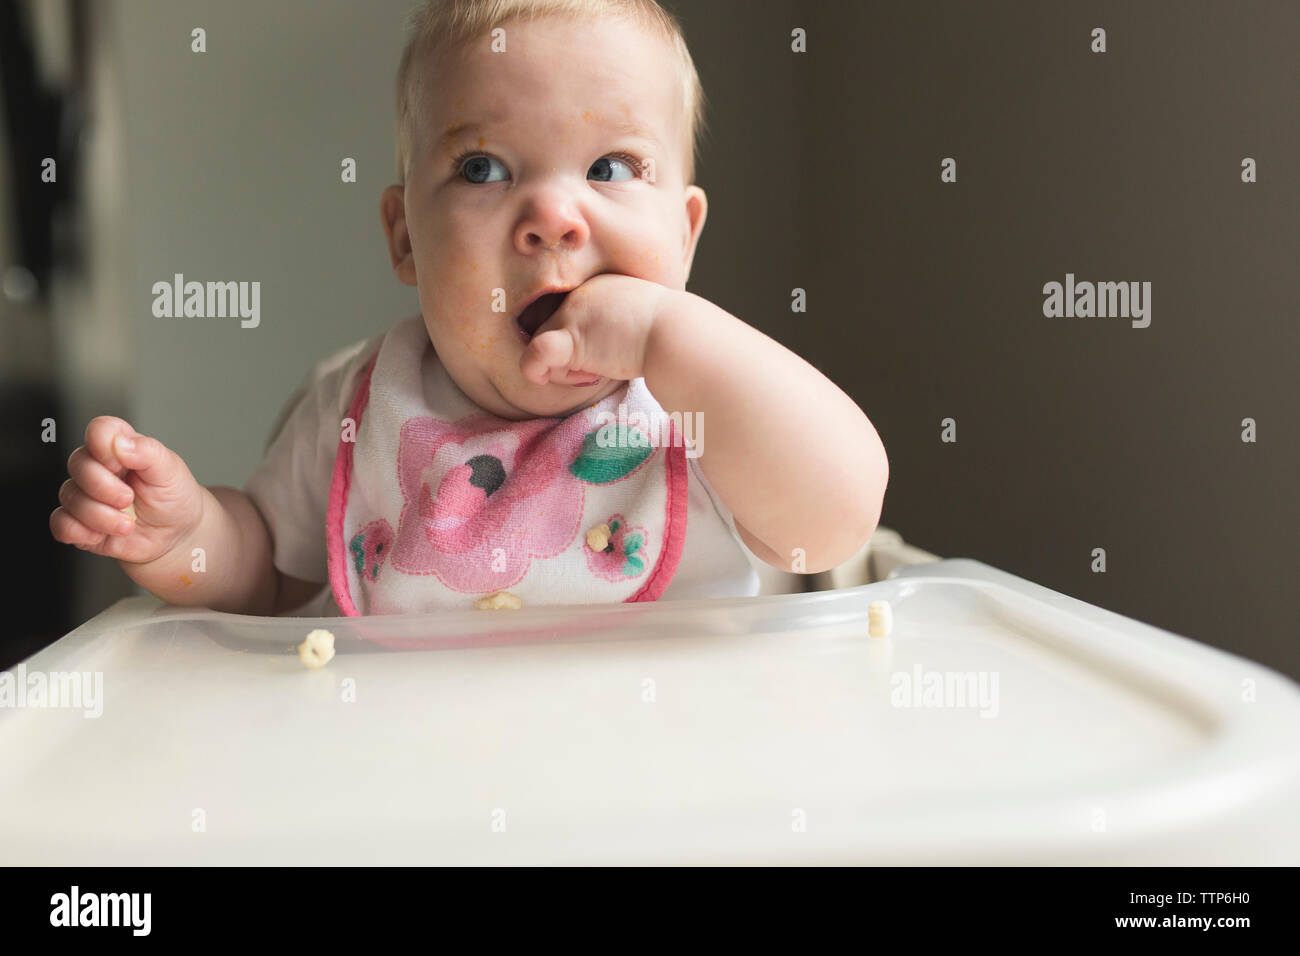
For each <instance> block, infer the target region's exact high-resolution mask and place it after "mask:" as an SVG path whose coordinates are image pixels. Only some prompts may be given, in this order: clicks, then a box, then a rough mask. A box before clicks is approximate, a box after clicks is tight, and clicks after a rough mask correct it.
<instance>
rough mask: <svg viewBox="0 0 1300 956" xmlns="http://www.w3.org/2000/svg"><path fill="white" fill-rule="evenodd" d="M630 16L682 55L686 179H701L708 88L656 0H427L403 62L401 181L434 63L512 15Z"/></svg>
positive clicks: (413, 23) (415, 13)
mask: <svg viewBox="0 0 1300 956" xmlns="http://www.w3.org/2000/svg"><path fill="white" fill-rule="evenodd" d="M547 16H561V17H572V18H596V17H612V18H615V19H627V20H631V21H632V22H634V23H636V24H638V25H640V26H642V27H644V28H646V29H648V30H650V31H651V32H652V33H654V34H655V35H657V36H659V37H662V38H663V39H665V40H667V41H668V42H669V43H670V44H671V45H672V47H673V50H674V52H675V54H676V59H677V65H678V72H679V75H680V77H681V80H682V108H683V113H682V115H683V116H684V117H685V118H686V143H687V150H686V156H685V180H684V181H685V182H686V183H688V184H689V183H692V182H694V180H695V157H696V152H697V150H698V149H699V138H700V137H701V136H702V135H703V133H704V127H705V119H704V105H705V103H704V90H703V88H702V87H701V86H700V77H699V74H698V73H697V72H696V71H695V63H694V61H693V60H692V59H691V54H690V50H688V49H687V47H686V36H685V34H684V32H683V30H682V25H681V23H680V21H678V19H677V17H676V16H674V15H673V14H672V13H670V12H668V11H667V10H665V9H664V8H663V7H661V6H660V5H659V4H658V3H657V2H656V0H422V2H421V3H420V4H419V6H417V7H416V8H415V9H414V10H412V11H411V14H410V16H409V17H408V18H407V25H406V29H407V38H406V46H405V48H404V49H403V50H402V59H401V63H400V64H399V65H398V67H397V149H396V153H397V167H396V168H397V181H398V182H399V183H403V184H404V183H405V182H406V176H407V173H408V172H409V171H410V163H411V157H412V155H413V152H414V146H415V141H416V136H417V135H418V132H417V128H418V125H419V124H418V117H417V116H416V112H417V105H418V104H420V103H423V102H424V98H425V95H426V94H427V92H428V81H427V78H428V76H429V74H430V72H431V69H430V65H431V63H432V62H433V61H434V60H436V59H437V57H438V56H440V55H442V54H444V53H446V52H447V51H449V50H453V49H455V48H456V47H457V46H459V45H460V44H461V43H464V42H465V41H467V40H471V39H474V38H479V37H484V36H487V35H488V34H490V33H491V31H492V30H494V29H495V28H496V27H497V26H499V25H500V24H502V23H504V22H505V21H506V20H509V19H511V18H512V17H523V18H526V19H540V18H543V17H547Z"/></svg>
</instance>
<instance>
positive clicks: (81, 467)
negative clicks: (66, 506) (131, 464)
mask: <svg viewBox="0 0 1300 956" xmlns="http://www.w3.org/2000/svg"><path fill="white" fill-rule="evenodd" d="M68 474H69V475H71V476H72V480H73V481H75V482H76V483H77V487H79V488H80V489H81V490H82V491H84V492H86V494H88V495H90V497H92V498H94V499H95V500H96V501H102V502H104V504H106V505H112V506H113V507H114V508H125V507H126V506H127V505H129V504H130V503H131V502H132V500H134V498H135V492H133V491H132V490H131V486H130V485H128V484H127V483H126V482H125V481H123V480H122V479H121V478H118V477H117V476H116V475H114V474H113V473H112V472H111V471H109V470H108V469H107V468H106V467H104V465H103V464H102V463H101V462H98V461H96V460H95V458H94V456H92V455H91V454H90V452H88V451H87V450H86V446H85V445H82V446H81V447H80V448H78V449H77V450H76V451H74V452H73V453H72V457H71V458H69V459H68Z"/></svg>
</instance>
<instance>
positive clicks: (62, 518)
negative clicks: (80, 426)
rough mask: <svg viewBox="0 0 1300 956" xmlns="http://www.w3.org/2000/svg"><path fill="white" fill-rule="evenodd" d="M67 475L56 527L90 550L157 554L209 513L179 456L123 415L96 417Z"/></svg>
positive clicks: (62, 537)
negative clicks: (125, 420)
mask: <svg viewBox="0 0 1300 956" xmlns="http://www.w3.org/2000/svg"><path fill="white" fill-rule="evenodd" d="M68 474H69V475H70V476H71V477H70V478H69V479H68V480H67V481H65V482H64V483H63V486H62V487H61V488H60V489H59V502H60V504H61V505H62V506H61V507H59V508H56V509H54V513H53V514H51V515H50V532H51V533H52V534H53V535H54V538H55V540H56V541H62V542H64V543H66V544H72V545H76V546H77V547H78V548H81V549H82V550H83V551H89V552H91V553H92V554H99V555H103V556H105V557H109V558H116V559H117V560H119V561H125V562H128V563H131V564H144V563H146V562H149V561H153V560H155V559H156V558H160V557H162V556H163V555H165V554H166V553H167V552H168V551H170V550H171V549H172V547H173V546H174V545H175V544H176V543H177V542H178V541H181V540H182V539H184V538H185V537H186V536H188V535H189V534H190V532H192V531H193V530H194V529H195V528H197V527H198V525H199V521H200V519H201V518H202V516H203V489H202V487H201V486H200V485H199V483H198V482H197V481H196V480H195V479H194V476H193V475H192V474H190V470H189V468H187V467H186V465H185V462H184V461H182V460H181V458H180V456H179V455H177V454H176V453H175V452H173V451H171V450H170V449H168V448H167V447H166V446H165V445H163V444H162V442H160V441H158V440H157V439H154V438H147V437H145V436H144V435H140V434H138V433H137V432H136V431H135V429H134V428H132V427H131V426H130V425H128V424H127V423H126V422H124V421H123V420H122V419H120V418H113V417H112V416H109V415H101V416H99V417H98V418H95V419H92V420H91V422H90V424H89V425H87V426H86V444H84V445H82V446H81V447H80V448H78V449H77V450H76V451H74V452H73V453H72V455H71V457H69V458H68ZM131 512H134V518H132V516H131Z"/></svg>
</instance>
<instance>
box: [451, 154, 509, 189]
mask: <svg viewBox="0 0 1300 956" xmlns="http://www.w3.org/2000/svg"><path fill="white" fill-rule="evenodd" d="M493 163H496V164H497V165H498V166H500V167H501V172H502V174H503V175H501V176H499V177H497V178H496V179H488V178H487V177H488V176H489V175H490V174H491V171H492V164H493ZM460 171H461V175H463V176H464V177H465V178H466V179H467V180H469V181H470V182H472V183H489V182H502V181H503V180H506V179H509V178H510V174H509V173H506V168H505V167H504V166H502V165H501V162H500V160H496V159H493V158H492V157H491V156H471V157H470V158H469V159H467V160H465V163H464V165H462V166H461V167H460Z"/></svg>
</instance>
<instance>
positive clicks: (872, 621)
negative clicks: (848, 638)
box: [867, 601, 894, 637]
mask: <svg viewBox="0 0 1300 956" xmlns="http://www.w3.org/2000/svg"><path fill="white" fill-rule="evenodd" d="M893 629H894V608H893V606H892V605H891V604H890V603H889V602H888V601H872V602H871V603H870V604H869V605H867V630H868V632H869V633H870V634H871V636H872V637H888V636H889V632H890V631H892V630H893Z"/></svg>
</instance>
